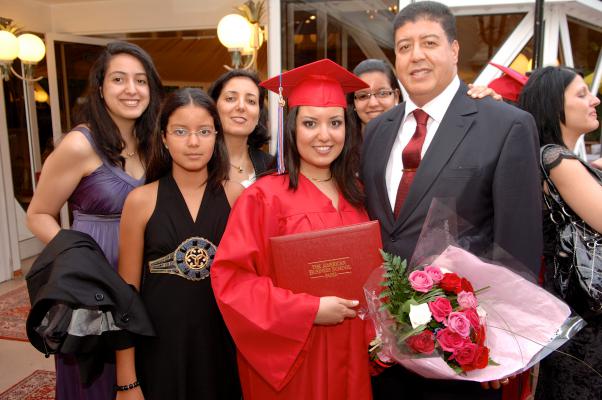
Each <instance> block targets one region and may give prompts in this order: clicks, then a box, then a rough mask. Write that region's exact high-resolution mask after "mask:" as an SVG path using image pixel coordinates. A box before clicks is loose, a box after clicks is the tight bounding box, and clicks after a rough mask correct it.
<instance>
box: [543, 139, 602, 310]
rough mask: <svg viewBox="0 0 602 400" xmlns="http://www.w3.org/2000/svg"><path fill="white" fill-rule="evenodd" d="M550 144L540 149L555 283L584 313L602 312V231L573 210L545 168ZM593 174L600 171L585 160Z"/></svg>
mask: <svg viewBox="0 0 602 400" xmlns="http://www.w3.org/2000/svg"><path fill="white" fill-rule="evenodd" d="M551 146H556V145H546V146H543V147H542V148H541V149H540V167H541V171H542V174H543V177H544V178H545V181H546V183H547V185H548V192H549V193H545V192H544V194H543V199H544V202H545V204H546V208H547V210H548V217H549V218H550V220H551V221H552V223H553V224H554V225H555V227H556V235H555V239H556V243H555V251H554V286H555V288H556V290H557V292H558V293H559V294H560V297H561V298H562V299H564V300H566V302H567V303H568V304H569V305H570V306H571V307H573V309H575V311H577V312H578V313H579V314H581V316H582V317H584V318H588V317H595V316H598V315H602V235H601V234H600V233H598V232H597V231H596V230H595V229H593V228H591V227H590V226H589V225H588V224H587V223H586V222H585V221H583V219H581V218H580V217H579V216H578V215H577V214H575V213H574V212H573V210H571V208H570V207H569V206H568V205H567V204H566V203H565V202H564V200H563V199H562V197H561V196H560V193H558V190H557V189H556V186H555V185H554V182H552V180H551V179H550V177H549V176H548V173H547V171H546V169H545V168H544V162H543V156H544V153H545V151H546V149H547V148H549V147H551ZM579 161H581V164H583V166H584V167H585V168H586V169H587V170H588V171H589V172H590V173H591V174H593V176H597V174H596V172H595V171H594V170H593V168H592V167H590V166H589V165H588V164H587V163H585V162H584V161H583V160H581V159H579Z"/></svg>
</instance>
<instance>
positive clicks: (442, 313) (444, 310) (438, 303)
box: [428, 297, 452, 322]
mask: <svg viewBox="0 0 602 400" xmlns="http://www.w3.org/2000/svg"><path fill="white" fill-rule="evenodd" d="M428 304H429V309H430V310H431V314H433V318H435V321H437V322H443V321H445V318H447V316H448V315H449V313H450V312H452V305H451V303H450V301H449V300H448V299H446V298H445V297H437V298H436V299H435V301H431V302H430V303H428Z"/></svg>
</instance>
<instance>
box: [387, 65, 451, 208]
mask: <svg viewBox="0 0 602 400" xmlns="http://www.w3.org/2000/svg"><path fill="white" fill-rule="evenodd" d="M459 88H460V79H459V78H458V76H455V77H454V79H452V81H451V83H450V84H449V85H447V87H446V88H445V89H444V90H443V92H441V93H440V94H439V95H438V96H437V97H435V98H434V99H433V100H431V101H429V102H428V103H426V104H425V105H424V107H422V110H423V111H424V112H426V113H427V114H428V115H429V119H428V122H427V123H426V137H425V138H424V145H423V146H422V151H421V152H420V158H421V159H422V157H424V153H426V150H427V149H428V147H429V145H430V144H431V142H432V141H433V137H435V133H436V132H437V129H439V124H441V120H442V119H443V116H444V115H445V113H446V112H447V109H448V107H449V105H450V104H451V101H452V100H453V98H454V96H455V95H456V92H457V91H458V89H459ZM405 103H406V105H405V115H404V116H403V119H402V121H401V125H400V126H399V132H398V133H397V138H396V139H395V142H394V143H393V147H392V148H391V154H390V155H389V162H388V163H387V171H386V174H387V175H386V182H387V192H388V194H389V202H390V203H391V210H393V209H394V208H395V198H396V197H397V189H398V187H399V182H401V176H402V175H403V161H402V158H401V153H402V152H403V149H404V148H405V147H406V145H407V144H408V143H409V142H410V139H412V136H414V132H415V131H416V119H415V118H414V114H412V113H413V112H414V110H415V109H417V108H419V107H418V106H417V105H416V104H414V102H413V101H412V100H411V99H410V97H409V96H408V97H406V102H405Z"/></svg>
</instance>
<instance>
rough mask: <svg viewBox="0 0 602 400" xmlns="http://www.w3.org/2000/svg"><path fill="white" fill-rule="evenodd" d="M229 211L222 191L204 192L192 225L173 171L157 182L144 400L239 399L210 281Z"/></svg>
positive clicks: (139, 364) (145, 284)
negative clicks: (150, 331)
mask: <svg viewBox="0 0 602 400" xmlns="http://www.w3.org/2000/svg"><path fill="white" fill-rule="evenodd" d="M229 213H230V205H229V203H228V200H227V198H226V194H225V192H224V189H223V187H222V186H221V185H220V187H219V189H217V190H214V191H212V190H210V188H209V187H207V188H206V190H205V194H204V196H203V199H202V201H201V205H200V210H199V212H198V216H197V218H196V222H195V221H193V219H192V217H191V215H190V213H189V211H188V208H187V206H186V203H185V201H184V197H183V196H182V194H181V192H180V190H179V188H178V186H177V184H176V182H175V180H174V179H173V177H172V176H171V174H169V175H168V176H165V177H163V178H161V179H160V180H159V188H158V193H157V203H156V206H155V210H154V212H153V214H152V215H151V217H150V219H149V221H148V224H147V226H146V231H145V234H144V266H143V273H142V285H141V294H142V298H143V301H144V303H145V305H146V307H147V310H148V313H149V315H150V317H151V320H152V322H153V325H154V327H155V331H156V333H157V337H155V338H148V339H144V340H143V341H142V342H141V343H140V344H139V345H137V346H136V372H137V374H138V379H139V381H140V384H141V387H142V391H143V393H144V396H145V399H147V400H166V399H170V400H186V399H188V400H193V399H204V400H218V399H219V400H230V399H240V398H241V391H240V384H239V380H238V371H237V368H236V351H235V347H234V344H233V341H232V339H231V337H230V335H229V333H228V331H227V329H226V326H225V324H224V321H223V320H222V316H221V314H220V312H219V310H218V308H217V304H216V302H215V298H214V296H213V291H212V289H211V282H210V278H209V268H210V266H211V263H212V262H213V257H214V255H215V251H216V247H217V245H218V244H219V241H220V239H221V237H222V234H223V232H224V229H225V227H226V221H227V219H228V214H229Z"/></svg>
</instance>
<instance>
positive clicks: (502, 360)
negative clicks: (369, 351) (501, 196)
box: [367, 246, 571, 382]
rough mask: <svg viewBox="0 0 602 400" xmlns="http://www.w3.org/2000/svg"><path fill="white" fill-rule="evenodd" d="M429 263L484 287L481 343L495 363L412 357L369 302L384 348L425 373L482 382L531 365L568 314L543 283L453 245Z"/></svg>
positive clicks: (402, 361)
mask: <svg viewBox="0 0 602 400" xmlns="http://www.w3.org/2000/svg"><path fill="white" fill-rule="evenodd" d="M432 265H435V266H438V267H440V268H446V269H448V270H450V271H452V272H455V273H457V274H458V275H460V276H462V277H464V278H466V279H468V280H469V281H470V282H471V283H472V285H473V287H474V288H475V290H478V289H480V288H484V287H489V289H487V290H486V291H484V292H482V293H479V294H478V295H477V298H478V301H479V305H480V306H481V307H483V308H484V309H485V311H486V312H487V319H486V326H487V340H486V343H485V344H486V346H488V347H489V348H490V357H491V359H492V360H494V361H495V362H497V363H498V364H500V365H499V366H488V367H486V368H484V369H481V370H475V371H470V372H468V373H466V375H458V374H457V373H456V372H455V371H454V370H452V369H451V368H450V367H449V366H448V365H447V364H446V363H445V361H444V360H443V359H442V358H441V357H440V356H438V355H434V356H432V357H427V358H416V357H414V356H411V355H407V354H402V353H401V352H400V351H399V349H397V347H396V346H395V342H396V341H395V338H392V337H388V338H387V337H386V335H387V334H388V335H391V333H390V332H389V331H388V330H387V329H386V325H387V321H386V320H385V318H383V312H377V313H374V311H375V310H374V308H372V309H371V311H372V316H373V318H375V320H376V321H377V322H376V325H377V332H380V333H381V334H382V335H383V343H384V347H383V351H384V353H385V354H387V355H390V356H391V357H392V358H394V359H395V360H396V361H398V362H399V364H401V365H403V366H404V367H406V368H407V369H409V370H411V371H414V372H416V373H418V374H420V375H422V376H424V377H426V378H433V379H461V380H470V381H477V382H485V381H491V380H495V379H502V378H504V377H507V376H510V375H513V374H515V373H518V372H521V371H523V370H525V369H526V368H528V367H530V366H531V365H532V363H531V361H532V359H533V358H534V357H535V359H536V360H538V359H537V354H538V353H539V352H540V351H541V350H542V348H543V346H546V345H548V344H549V343H550V342H551V341H552V340H553V339H554V337H555V336H556V332H557V330H558V329H559V328H560V327H561V326H562V325H563V324H564V323H565V321H566V320H567V318H569V316H570V315H571V310H570V309H569V307H568V306H567V305H566V304H565V303H563V302H562V301H560V300H558V299H557V298H556V297H554V296H553V295H552V294H550V293H548V292H546V291H545V290H544V289H543V288H541V287H539V286H537V285H536V284H534V283H531V282H529V281H527V280H526V279H524V278H523V277H521V276H520V275H518V274H516V273H514V272H512V271H510V270H509V269H507V268H505V267H501V266H498V265H493V264H488V263H485V262H483V261H481V260H480V259H479V258H477V257H475V256H474V255H472V254H471V253H469V252H467V251H465V250H462V249H460V248H458V247H454V246H449V247H447V249H446V250H445V251H444V252H443V253H442V254H441V255H440V256H439V257H437V259H436V260H435V261H433V262H432ZM381 274H382V270H381ZM370 282H371V281H369V283H370ZM372 283H374V280H372ZM367 289H368V288H367ZM367 293H368V291H367ZM372 294H374V292H373V293H372ZM373 299H374V297H373ZM369 301H370V300H369ZM379 320H380V325H381V326H380V328H379V326H378V321H379ZM389 322H390V321H389Z"/></svg>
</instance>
